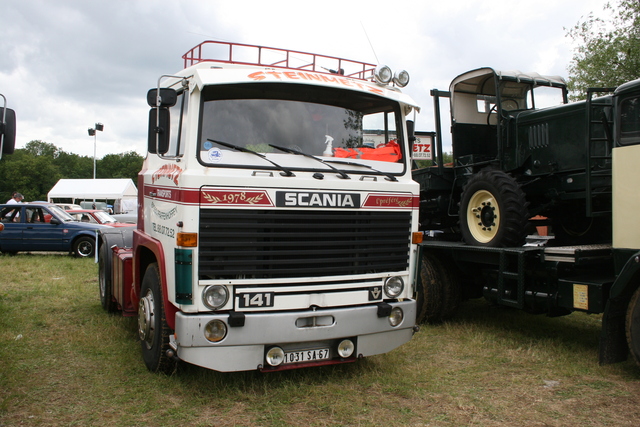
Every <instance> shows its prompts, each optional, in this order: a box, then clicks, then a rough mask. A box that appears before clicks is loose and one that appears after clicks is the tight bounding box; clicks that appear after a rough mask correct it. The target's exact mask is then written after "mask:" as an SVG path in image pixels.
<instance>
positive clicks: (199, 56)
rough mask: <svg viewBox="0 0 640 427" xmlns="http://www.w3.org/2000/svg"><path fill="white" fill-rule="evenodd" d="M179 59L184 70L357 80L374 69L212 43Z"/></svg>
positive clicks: (368, 77) (318, 57)
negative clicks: (211, 67) (215, 67)
mask: <svg viewBox="0 0 640 427" xmlns="http://www.w3.org/2000/svg"><path fill="white" fill-rule="evenodd" d="M205 51H206V53H205ZM182 59H183V60H184V67H185V68H187V67H189V66H191V65H195V64H198V63H200V62H218V63H225V64H240V65H254V66H263V67H273V68H287V69H293V70H305V71H311V72H314V73H323V74H338V75H343V76H345V77H351V78H355V79H360V80H371V79H372V78H373V74H374V71H375V68H376V65H375V64H367V63H365V62H359V61H352V60H349V59H343V58H336V57H334V56H326V55H317V54H315V53H307V52H298V51H295V50H288V49H278V48H273V47H264V46H256V45H248V44H241V43H229V42H219V41H212V40H207V41H204V42H202V43H200V44H199V45H197V46H195V47H194V48H192V49H191V50H189V51H188V52H187V53H185V54H184V55H182Z"/></svg>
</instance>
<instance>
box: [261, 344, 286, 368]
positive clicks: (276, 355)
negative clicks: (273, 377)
mask: <svg viewBox="0 0 640 427" xmlns="http://www.w3.org/2000/svg"><path fill="white" fill-rule="evenodd" d="M265 360H266V361H267V363H268V364H269V365H271V366H279V365H281V364H282V362H284V350H283V349H281V348H280V347H271V348H270V349H269V351H267V354H266V355H265Z"/></svg>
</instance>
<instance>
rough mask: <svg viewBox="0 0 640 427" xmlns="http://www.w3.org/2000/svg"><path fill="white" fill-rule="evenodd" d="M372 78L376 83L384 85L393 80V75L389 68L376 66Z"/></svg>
mask: <svg viewBox="0 0 640 427" xmlns="http://www.w3.org/2000/svg"><path fill="white" fill-rule="evenodd" d="M373 76H374V77H375V79H376V81H377V82H378V83H382V84H385V85H386V84H387V83H389V82H390V81H391V79H392V78H393V73H392V71H391V68H389V67H388V66H386V65H378V66H377V67H376V69H375V71H374V73H373Z"/></svg>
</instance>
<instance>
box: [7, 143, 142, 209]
mask: <svg viewBox="0 0 640 427" xmlns="http://www.w3.org/2000/svg"><path fill="white" fill-rule="evenodd" d="M142 161H143V158H142V156H140V155H138V154H137V153H136V152H134V151H130V152H128V153H121V154H108V155H106V156H104V157H103V158H102V159H98V160H97V161H96V178H131V179H132V180H133V182H137V176H138V172H140V169H141V168H142ZM92 177H93V157H89V156H79V155H77V154H73V153H67V152H65V151H63V150H61V149H60V148H58V147H56V146H55V145H53V144H50V143H47V142H44V141H38V140H34V141H30V142H28V143H27V144H26V145H25V147H24V148H20V149H17V150H15V152H14V153H13V154H10V155H5V156H3V157H2V161H1V162H0V203H4V202H6V201H7V200H8V199H9V198H10V197H11V193H12V192H14V191H18V192H20V193H22V195H23V196H24V198H25V201H35V200H47V193H48V192H49V191H50V190H51V188H52V187H53V186H54V185H55V184H56V183H57V182H58V180H59V179H62V178H66V179H81V178H85V179H86V178H92Z"/></svg>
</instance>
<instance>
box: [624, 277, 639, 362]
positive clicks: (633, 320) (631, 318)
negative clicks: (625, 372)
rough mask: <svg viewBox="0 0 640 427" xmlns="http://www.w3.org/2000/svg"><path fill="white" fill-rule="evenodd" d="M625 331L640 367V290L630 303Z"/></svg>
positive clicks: (632, 353)
mask: <svg viewBox="0 0 640 427" xmlns="http://www.w3.org/2000/svg"><path fill="white" fill-rule="evenodd" d="M625 329H626V333H627V343H628V344H629V350H630V351H631V356H633V359H634V360H635V361H636V364H638V365H640V288H638V289H637V290H636V291H635V293H634V294H633V297H631V301H630V302H629V308H627V320H626V325H625Z"/></svg>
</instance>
